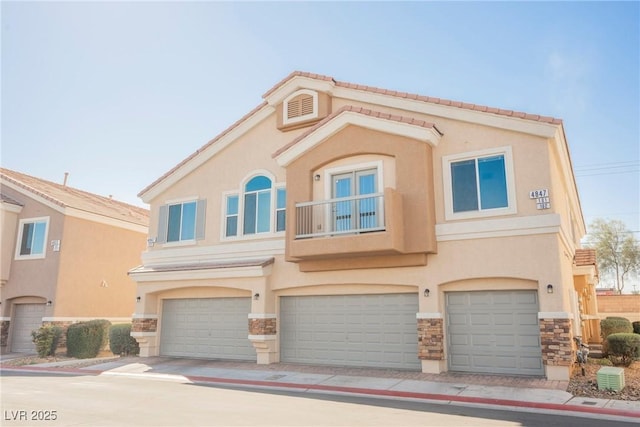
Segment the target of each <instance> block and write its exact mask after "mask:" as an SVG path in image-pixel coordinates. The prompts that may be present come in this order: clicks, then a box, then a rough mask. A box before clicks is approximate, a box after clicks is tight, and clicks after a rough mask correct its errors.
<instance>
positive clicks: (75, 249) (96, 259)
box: [0, 168, 149, 353]
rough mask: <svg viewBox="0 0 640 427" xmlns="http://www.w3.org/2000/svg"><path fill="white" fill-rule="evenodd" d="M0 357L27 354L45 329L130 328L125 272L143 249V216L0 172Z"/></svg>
mask: <svg viewBox="0 0 640 427" xmlns="http://www.w3.org/2000/svg"><path fill="white" fill-rule="evenodd" d="M0 178H1V179H2V181H1V183H2V186H1V188H0V190H1V194H2V200H1V202H0V218H1V233H2V234H1V236H0V240H1V242H2V248H1V249H2V253H1V261H2V264H1V270H0V276H1V277H0V279H1V281H0V298H1V303H2V304H1V306H0V309H1V322H2V335H1V350H2V352H3V353H5V352H13V353H33V352H35V345H34V344H33V342H32V341H31V331H32V330H34V329H37V328H39V327H40V326H42V325H43V324H56V325H60V326H63V327H66V326H68V325H70V324H72V323H74V322H78V321H85V320H91V319H96V318H99V319H108V320H110V321H112V322H130V321H131V313H133V311H134V307H135V295H136V294H135V292H136V289H135V283H134V282H133V281H132V280H131V279H130V278H129V277H128V275H127V272H128V270H130V269H131V268H132V266H135V265H137V264H139V262H140V252H141V251H142V250H144V248H145V246H146V239H147V233H148V228H147V227H148V218H149V217H148V211H147V210H146V209H142V208H138V207H135V206H131V205H128V204H125V203H121V202H118V201H116V200H113V199H111V198H108V197H101V196H97V195H95V194H91V193H87V192H84V191H81V190H77V189H75V188H72V187H69V186H67V185H66V183H64V184H57V183H53V182H49V181H46V180H42V179H39V178H36V177H32V176H29V175H25V174H23V173H19V172H15V171H12V170H8V169H4V168H3V169H0Z"/></svg>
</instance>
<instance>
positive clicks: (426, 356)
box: [418, 319, 444, 360]
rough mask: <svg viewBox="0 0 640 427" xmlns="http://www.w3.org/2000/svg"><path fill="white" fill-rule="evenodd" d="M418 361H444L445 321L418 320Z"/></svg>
mask: <svg viewBox="0 0 640 427" xmlns="http://www.w3.org/2000/svg"><path fill="white" fill-rule="evenodd" d="M418 359H421V360H444V328H443V319H418Z"/></svg>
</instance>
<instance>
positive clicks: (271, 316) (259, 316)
mask: <svg viewBox="0 0 640 427" xmlns="http://www.w3.org/2000/svg"><path fill="white" fill-rule="evenodd" d="M277 318H278V316H276V315H275V314H269V313H264V314H263V313H249V319H277Z"/></svg>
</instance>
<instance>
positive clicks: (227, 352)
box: [160, 298, 256, 360]
mask: <svg viewBox="0 0 640 427" xmlns="http://www.w3.org/2000/svg"><path fill="white" fill-rule="evenodd" d="M250 310H251V299H250V298H188V299H167V300H164V302H163V305H162V323H161V329H162V332H161V334H160V354H161V355H163V356H178V357H196V358H206V359H233V360H256V352H255V350H254V348H253V345H252V344H251V342H250V341H249V339H248V335H249V330H248V322H249V320H248V314H249V312H250Z"/></svg>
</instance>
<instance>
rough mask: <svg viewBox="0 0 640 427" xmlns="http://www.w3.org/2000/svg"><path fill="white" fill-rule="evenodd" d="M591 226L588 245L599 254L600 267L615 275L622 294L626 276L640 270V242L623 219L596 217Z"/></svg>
mask: <svg viewBox="0 0 640 427" xmlns="http://www.w3.org/2000/svg"><path fill="white" fill-rule="evenodd" d="M590 228H591V231H590V233H589V236H590V239H589V243H588V246H590V247H592V248H594V249H595V250H596V252H597V254H598V269H599V270H600V271H601V272H603V273H609V274H612V275H613V276H614V279H615V280H614V283H615V288H616V291H617V292H618V293H619V294H621V293H622V290H623V289H624V280H625V278H626V277H628V275H629V273H632V272H634V271H635V272H638V270H640V244H638V241H637V240H636V238H635V237H634V235H633V233H632V232H631V231H629V230H628V229H627V228H626V226H625V225H624V223H623V222H622V221H618V220H608V221H607V220H603V219H596V220H595V221H593V223H591V226H590Z"/></svg>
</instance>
